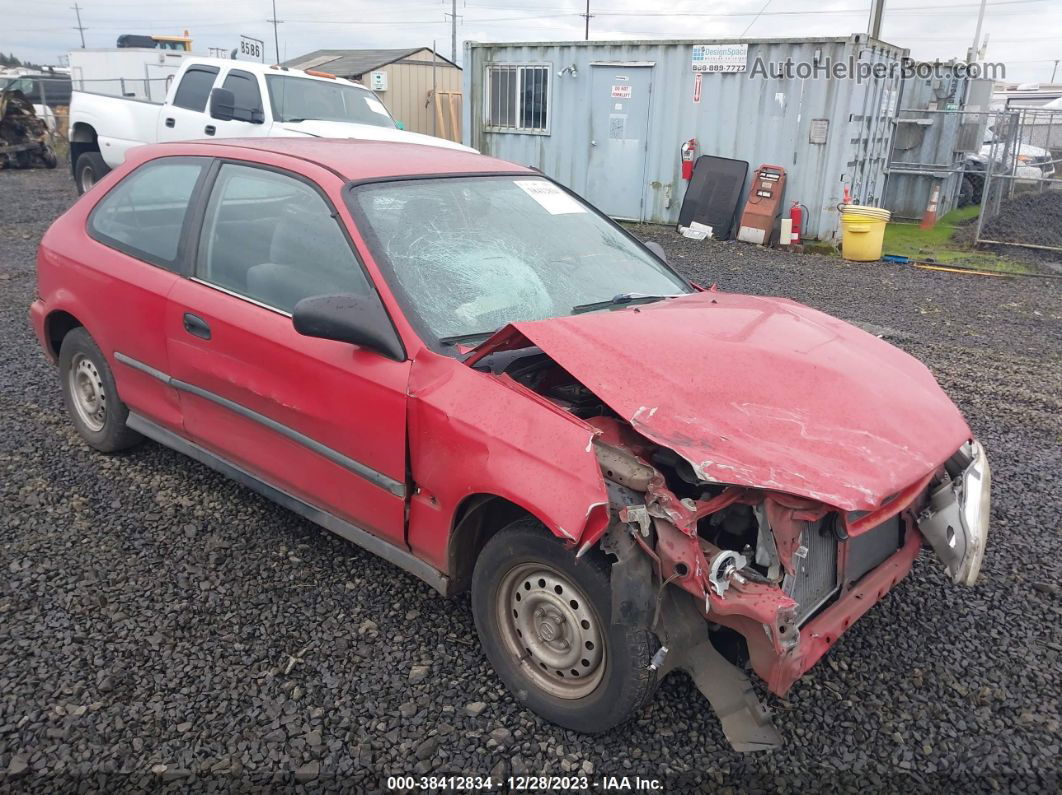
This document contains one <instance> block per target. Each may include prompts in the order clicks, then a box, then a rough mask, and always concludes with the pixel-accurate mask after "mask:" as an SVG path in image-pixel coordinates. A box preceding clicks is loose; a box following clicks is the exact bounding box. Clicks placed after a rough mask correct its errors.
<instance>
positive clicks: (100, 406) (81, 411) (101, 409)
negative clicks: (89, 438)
mask: <svg viewBox="0 0 1062 795" xmlns="http://www.w3.org/2000/svg"><path fill="white" fill-rule="evenodd" d="M68 379H69V387H70V402H71V403H73V404H74V411H76V412H77V416H78V418H79V419H80V420H81V422H83V423H84V424H85V426H86V427H87V428H88V429H89V430H91V431H95V432H99V431H102V430H103V425H104V423H106V421H107V393H106V391H105V390H104V388H103V378H102V377H101V376H100V371H99V370H98V369H96V365H95V364H93V362H92V360H91V359H90V358H89V357H87V356H86V355H85V354H83V353H78V354H75V355H74V358H73V360H72V361H71V362H70V374H69V376H68Z"/></svg>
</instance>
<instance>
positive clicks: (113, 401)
mask: <svg viewBox="0 0 1062 795" xmlns="http://www.w3.org/2000/svg"><path fill="white" fill-rule="evenodd" d="M59 373H60V375H61V377H62V386H63V401H64V402H65V403H66V410H67V413H69V414H70V419H71V420H73V422H74V427H75V428H76V429H77V432H78V434H79V435H80V436H81V438H82V439H84V440H85V441H86V442H88V443H89V445H90V446H92V447H94V448H96V449H97V450H99V451H101V452H104V453H113V452H117V451H118V450H124V449H126V448H127V447H132V446H133V445H134V444H136V443H137V442H139V441H140V440H141V439H142V438H143V437H141V435H140V434H139V433H137V432H136V431H134V430H132V429H130V428H128V427H127V426H126V424H125V421H126V418H127V417H128V416H129V409H128V408H127V407H126V405H125V404H124V403H122V401H121V400H119V399H118V389H117V387H116V386H115V384H114V376H113V375H112V374H111V368H110V367H109V366H108V365H107V360H106V358H104V356H103V352H102V351H100V349H99V347H98V346H97V345H96V343H95V342H94V341H93V339H92V337H90V336H89V334H88V332H87V331H85V329H83V328H75V329H73V330H72V331H71V332H70V333H69V334H67V335H66V336H65V337H63V344H62V346H61V347H60V349H59Z"/></svg>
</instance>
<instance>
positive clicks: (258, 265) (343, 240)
mask: <svg viewBox="0 0 1062 795" xmlns="http://www.w3.org/2000/svg"><path fill="white" fill-rule="evenodd" d="M196 276H197V277H198V278H199V279H201V280H203V281H204V282H207V283H208V284H213V285H215V286H217V287H221V288H223V289H225V290H227V291H229V292H232V293H236V294H237V295H240V296H243V297H245V298H250V299H251V300H252V301H255V302H257V303H260V304H264V305H265V306H267V307H270V308H272V309H279V310H280V311H282V312H289V313H290V312H291V311H292V309H294V308H295V304H297V303H298V302H299V301H300V300H302V299H303V298H308V297H310V296H312V295H335V294H337V293H355V294H358V295H368V294H369V293H370V292H371V291H372V287H371V286H370V284H369V281H368V278H367V277H366V275H365V273H364V271H362V269H361V265H360V264H359V262H358V260H357V258H356V257H355V256H354V251H353V250H352V249H351V247H350V243H349V242H348V241H347V237H346V235H344V234H343V230H342V229H341V228H340V226H339V222H338V221H337V220H336V219H335V218H334V217H333V215H332V208H331V207H330V206H329V205H328V203H327V202H326V201H325V200H324V199H323V198H322V197H321V195H320V194H319V193H318V192H317V191H316V190H314V188H312V187H310V186H309V185H308V184H306V183H305V182H303V181H302V180H300V179H296V178H295V177H291V176H288V175H286V174H279V173H277V172H275V171H270V170H267V169H263V168H254V167H251V166H242V165H237V164H234V163H226V164H225V165H223V166H222V167H221V171H219V172H218V178H217V181H216V182H215V183H214V190H213V192H212V193H211V195H210V201H209V202H208V204H207V209H206V217H205V218H204V220H203V230H202V232H201V237H200V240H199V260H198V263H197V265H196Z"/></svg>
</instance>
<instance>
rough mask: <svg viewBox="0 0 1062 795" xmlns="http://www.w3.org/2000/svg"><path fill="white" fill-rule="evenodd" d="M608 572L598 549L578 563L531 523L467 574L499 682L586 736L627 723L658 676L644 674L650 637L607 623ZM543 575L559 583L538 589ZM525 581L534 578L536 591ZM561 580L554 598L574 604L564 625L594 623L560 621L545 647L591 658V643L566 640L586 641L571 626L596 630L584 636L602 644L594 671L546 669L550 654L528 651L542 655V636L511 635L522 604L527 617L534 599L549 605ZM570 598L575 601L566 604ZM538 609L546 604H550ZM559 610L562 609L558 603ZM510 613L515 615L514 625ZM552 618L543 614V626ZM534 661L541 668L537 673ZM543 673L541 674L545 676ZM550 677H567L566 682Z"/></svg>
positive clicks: (501, 538)
mask: <svg viewBox="0 0 1062 795" xmlns="http://www.w3.org/2000/svg"><path fill="white" fill-rule="evenodd" d="M610 569H611V567H610V565H609V563H608V561H607V559H606V558H605V556H604V554H602V553H601V552H600V551H599V550H597V549H593V550H591V551H589V552H588V553H586V554H585V555H584V556H583V557H582V558H580V559H576V557H575V552H574V550H570V549H566V548H565V547H564V545H563V544H562V543H561V542H560V541H559V540H558V539H557V538H555V537H554V536H553V535H552V534H550V533H549V531H548V530H546V528H545V527H543V526H542V524H541V523H540V522H538V521H537V520H534V519H530V518H528V519H519V520H517V521H515V522H513V523H512V524H510V525H508V526H507V527H505V528H503V529H502V530H500V531H499V532H498V533H497V534H496V535H495V536H494V537H493V538H491V539H490V541H488V542H487V544H486V546H485V547H484V548H483V551H482V552H481V553H480V555H479V558H478V559H477V561H476V568H475V572H474V573H473V576H472V613H473V616H474V617H475V621H476V629H477V630H478V631H479V637H480V642H481V643H482V644H483V649H484V651H485V652H486V654H487V658H488V659H489V660H490V662H491V664H492V665H493V666H494V670H495V671H497V673H498V676H500V677H501V679H502V681H503V682H505V684H506V686H507V687H508V688H509V690H510V691H511V692H512V693H513V695H514V696H516V698H517V700H519V701H521V702H523V703H524V704H525V705H527V707H528V708H530V709H531V710H533V711H534V712H536V713H538V714H539V715H541V716H542V717H543V718H545V719H546V720H549V721H551V722H553V723H556V724H558V725H560V726H563V727H565V728H567V729H572V730H574V731H578V732H583V733H587V734H598V733H600V732H604V731H608V730H609V729H611V728H613V727H615V726H618V725H619V724H621V723H623V722H624V721H626V720H628V719H629V718H630V717H632V716H633V715H634V714H635V713H636V712H637V711H638V710H639V709H640V708H641V707H642V705H643V704H644V703H645V702H646V700H647V699H648V698H649V696H650V695H651V694H652V691H653V689H654V684H655V678H656V677H655V675H653V674H652V673H651V672H650V671H649V668H648V666H649V662H650V660H651V658H652V654H653V649H654V647H655V646H654V640H653V638H652V636H651V635H650V633H648V632H646V631H644V630H636V629H633V628H631V627H627V626H622V625H619V624H613V623H612V616H611V613H612V591H611V586H610V584H609V574H610ZM540 571H541V572H546V573H547V576H548V574H549V573H553V574H556V575H557V579H556V580H553V581H552V582H550V583H547V585H544V586H541V587H540V585H539V583H540V581H539V580H538V579H537V574H538V572H540ZM523 572H527V574H524V573H523ZM525 578H526V579H525ZM530 580H534V584H533V586H532V583H531V581H530ZM564 581H567V586H568V590H567V591H565V592H563V593H562V591H559V590H557V591H556V593H557V594H560V598H559V600H560V602H565V601H567V602H568V603H569V604H572V605H577V611H578V612H576V611H575V610H572V611H568V612H569V616H568V617H569V619H571V618H578V617H579V616H585V619H589V621H590V622H591V623H590V624H587V621H586V620H585V619H584V620H583V621H578V622H573V621H571V620H568V621H565V620H561V621H560V622H559V624H558V626H559V627H560V629H554V630H551V631H550V632H549V633H547V634H548V638H549V639H550V640H549V641H546V642H556V643H560V644H564V645H565V646H567V647H568V648H573V649H574V648H579V649H580V652H579V654H580V655H582V654H586V655H587V656H588V657H589V656H592V652H593V649H591V652H589V653H588V652H583V651H582V648H583V646H584V645H586V646H587V647H590V646H591V644H590V643H589V642H588V641H584V642H577V643H575V644H567V641H570V640H577V641H579V640H582V639H583V638H585V637H587V635H584V634H579V630H578V629H570V628H569V627H571V628H574V626H575V623H579V624H582V625H583V627H584V628H585V629H587V630H592V631H593V632H592V634H590V635H589V637H598V638H601V639H602V640H603V644H602V648H601V651H600V657H599V662H597V663H595V665H594V667H592V668H591V667H589V666H588V663H589V662H590V660H589V659H587V658H586V657H584V658H583V659H582V660H580V661H579V662H578V663H573V666H572V668H571V669H568V670H565V671H549V670H548V669H546V665H545V663H544V662H543V661H542V660H543V659H548V652H550V651H552V650H551V649H545V650H546V652H547V655H546V656H544V655H543V654H542V653H539V654H538V656H536V654H535V653H534V652H532V650H531V648H530V647H531V646H534V647H535V648H536V649H544V648H545V647H544V646H543V645H542V644H543V643H544V641H543V636H542V635H541V634H538V636H537V637H534V638H533V639H532V640H531V641H528V637H529V636H530V633H528V635H522V634H521V635H520V637H519V638H517V637H516V635H517V634H519V633H516V628H517V627H518V626H519V625H520V619H517V618H515V615H516V614H518V613H519V609H521V608H523V607H524V606H525V605H526V613H525V616H526V615H527V613H530V612H532V611H533V612H534V614H535V615H536V616H537V615H538V614H539V613H538V611H539V610H540V609H542V608H541V607H534V605H536V594H537V598H538V599H540V600H550V599H553V598H554V595H553V591H554V590H556V588H557V584H559V583H561V582H564ZM541 582H545V580H544V579H543V580H542V581H541ZM572 586H574V588H572ZM573 591H574V593H573ZM580 592H581V593H580ZM518 594H519V595H526V598H525V599H523V600H522V601H521V599H520V596H519V595H518ZM570 596H571V597H574V598H571V599H569V597H570ZM537 604H539V605H541V604H546V605H547V606H548V605H549V602H548V601H542V602H538V603H537ZM513 607H515V608H517V609H512V608H513ZM561 608H562V609H565V608H564V606H563V605H561ZM510 612H511V613H513V614H514V618H513V619H512V621H511V623H510V622H509V614H510ZM503 616H504V619H503ZM549 618H550V616H547V622H548V620H549ZM503 620H504V621H505V622H506V623H505V625H503V624H502V621H503ZM524 620H527V619H526V618H525V619H524ZM595 621H596V623H593V622H595ZM543 623H546V622H540V625H541V624H543ZM554 632H555V633H556V634H554ZM515 644H519V645H520V646H525V648H524V649H522V650H521V656H518V655H517V648H516V646H515ZM564 653H567V652H564ZM553 659H554V660H556V658H553ZM536 662H537V664H538V667H535V663H536ZM584 666H586V667H585V668H584ZM540 668H542V669H546V670H545V672H543V671H540V670H539V669H540ZM576 669H579V670H591V671H593V673H591V674H590V677H591V678H590V679H586V678H584V679H583V680H582V682H580V680H579V679H578V678H577V677H576V674H578V673H579V670H576ZM554 674H564V677H555V676H554ZM544 680H545V681H549V682H552V685H549V684H547V685H546V686H543V685H542V684H541V682H542V681H544ZM551 686H552V687H554V688H566V687H572V688H579V687H591V688H592V689H591V690H589V691H588V692H586V693H585V694H578V695H577V694H576V693H574V692H570V693H567V694H566V695H565V696H563V697H562V696H559V695H557V694H555V693H554V692H550V689H549V688H550V687H551Z"/></svg>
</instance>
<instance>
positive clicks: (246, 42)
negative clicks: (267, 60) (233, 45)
mask: <svg viewBox="0 0 1062 795" xmlns="http://www.w3.org/2000/svg"><path fill="white" fill-rule="evenodd" d="M240 54H241V55H246V56H247V57H248V58H255V59H257V60H259V61H261V60H263V58H262V54H263V47H262V42H260V41H259V40H258V39H249V38H247V37H246V36H241V37H240Z"/></svg>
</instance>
